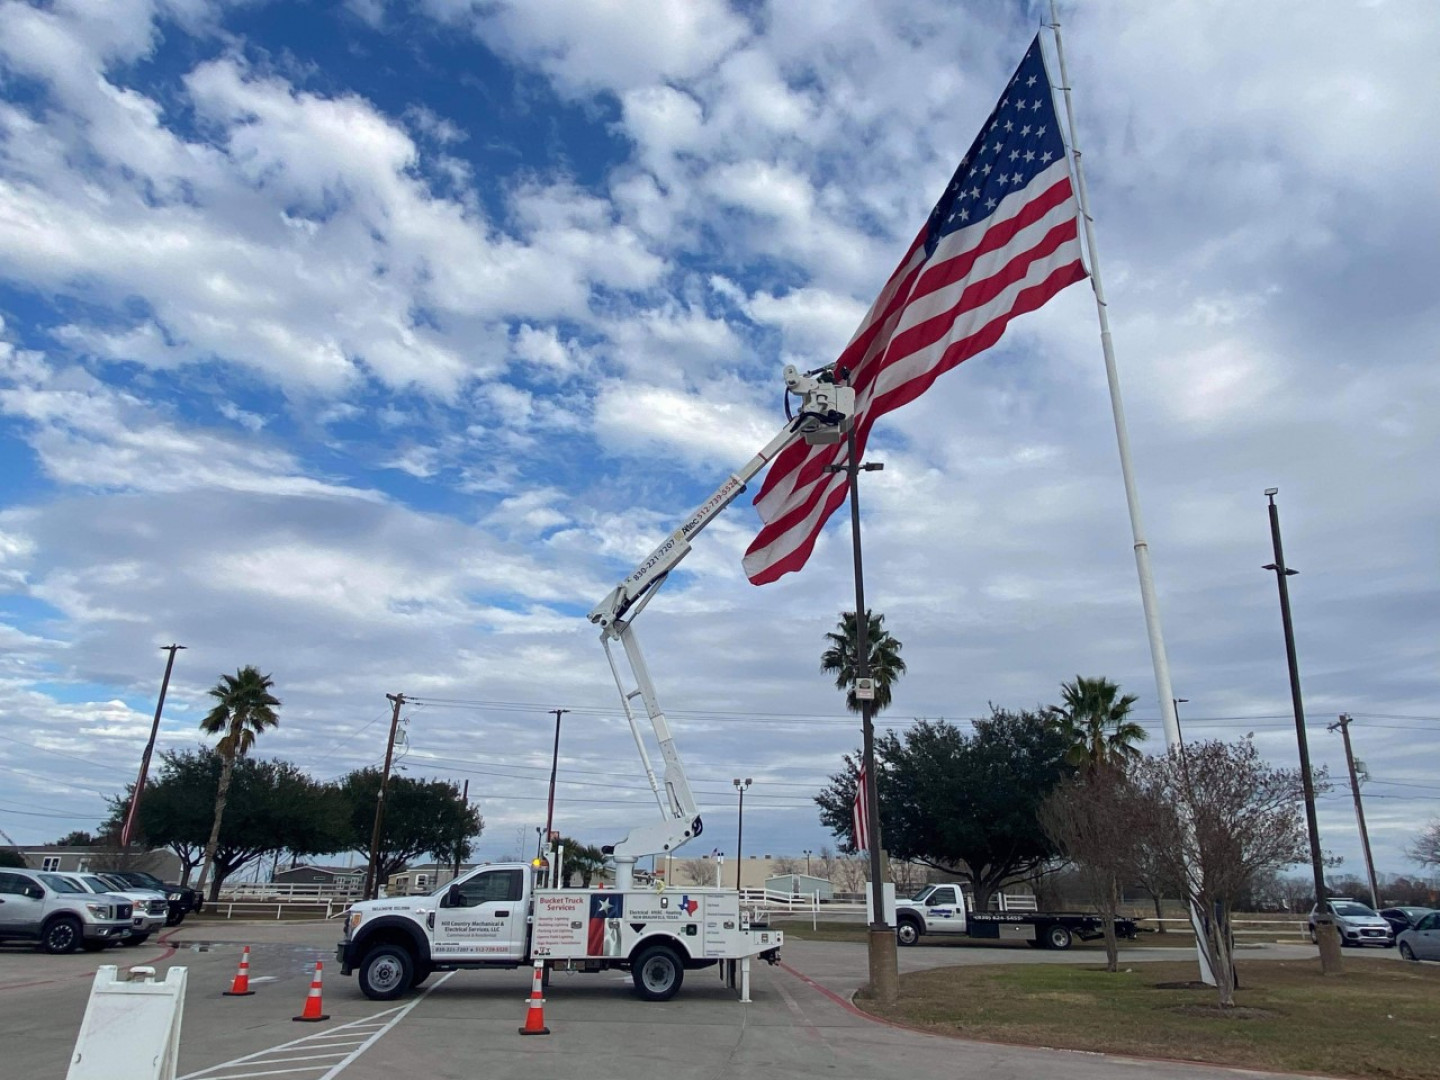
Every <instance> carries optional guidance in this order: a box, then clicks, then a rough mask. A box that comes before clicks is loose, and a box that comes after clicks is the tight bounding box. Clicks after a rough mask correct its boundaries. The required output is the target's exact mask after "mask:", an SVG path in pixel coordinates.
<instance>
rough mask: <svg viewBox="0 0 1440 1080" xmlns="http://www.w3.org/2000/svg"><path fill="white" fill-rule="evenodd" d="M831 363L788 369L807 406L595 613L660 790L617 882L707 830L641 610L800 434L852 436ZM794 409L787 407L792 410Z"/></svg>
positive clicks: (849, 403)
mask: <svg viewBox="0 0 1440 1080" xmlns="http://www.w3.org/2000/svg"><path fill="white" fill-rule="evenodd" d="M840 379H843V374H842V375H841V376H840V378H837V377H836V374H835V372H834V370H833V368H831V367H826V368H821V369H819V371H817V372H812V373H810V374H801V373H800V372H799V371H798V370H797V369H796V368H795V367H794V366H793V365H792V366H787V367H786V368H785V389H786V394H787V398H786V403H787V405H788V404H789V398H788V395H789V394H794V395H796V396H797V397H799V398H800V409H799V411H798V412H797V413H796V414H795V415H794V416H793V417H792V418H790V419H788V420H787V421H786V424H785V426H784V427H783V428H781V429H780V431H779V432H778V433H777V434H776V435H775V437H774V438H773V439H771V440H770V441H769V442H768V443H766V444H765V446H764V447H763V448H762V449H761V450H760V451H759V453H757V454H756V455H755V456H754V457H752V458H751V459H750V460H749V461H748V462H746V463H745V465H744V466H743V467H742V468H741V469H739V470H737V471H736V472H735V473H733V474H732V475H731V476H730V478H729V479H727V480H726V481H725V482H724V483H723V484H721V485H720V487H718V488H717V489H716V490H715V493H714V494H712V495H711V496H710V497H709V498H708V499H706V500H705V501H704V502H703V503H701V504H700V506H699V507H698V508H697V509H696V510H695V512H694V513H693V514H691V515H690V517H689V518H687V519H686V521H685V523H684V524H683V525H681V526H680V527H679V528H678V529H676V530H675V531H674V532H672V533H671V534H670V535H669V536H667V537H666V538H665V539H664V541H662V542H661V543H660V545H659V546H658V547H656V548H655V550H654V551H652V552H651V553H650V554H649V555H648V556H646V557H645V558H644V559H643V560H642V561H641V563H640V565H639V566H637V567H636V568H635V569H634V571H632V572H631V574H630V576H629V577H627V578H625V580H624V581H622V582H620V584H619V585H617V586H615V588H613V589H612V590H610V593H609V595H607V596H606V597H605V599H604V600H602V601H601V602H600V603H599V604H597V605H596V606H595V608H594V610H592V611H591V612H590V621H591V622H592V623H594V624H595V625H596V626H598V627H600V643H601V644H602V645H604V647H605V657H606V659H607V660H608V661H609V662H610V672H611V674H612V675H614V677H615V685H616V687H617V689H618V690H619V691H620V704H621V706H622V707H623V708H624V710H625V719H626V720H627V722H628V723H629V724H630V733H631V735H632V736H634V738H635V746H636V748H637V749H638V750H639V751H640V761H641V763H642V764H643V766H644V768H645V775H646V778H647V780H648V781H649V783H650V789H651V790H652V791H653V792H654V793H655V799H656V802H658V803H659V806H660V815H661V817H660V820H659V821H656V822H652V823H650V824H647V825H640V826H637V827H635V828H633V829H631V830H630V832H629V834H628V835H627V836H626V837H625V838H624V839H623V840H621V841H620V842H619V843H617V844H614V845H606V846H605V848H604V849H603V850H604V852H605V854H607V855H611V856H613V858H614V860H615V884H616V887H617V888H620V889H628V888H630V886H631V884H632V882H633V872H634V867H635V861H636V859H638V858H640V857H641V856H643V855H659V854H665V853H668V852H672V851H674V850H675V849H676V848H678V847H679V846H680V845H681V844H683V843H685V842H686V841H687V840H690V839H692V838H693V837H696V836H699V835H700V832H701V830H702V829H703V828H704V825H703V823H702V822H701V820H700V811H699V808H698V807H697V806H696V805H695V797H694V795H693V794H692V793H691V791H690V781H689V778H688V777H687V776H686V774H685V766H684V765H683V763H682V762H681V760H680V754H679V752H678V751H677V750H676V748H675V738H674V736H673V735H672V734H671V732H670V724H669V721H668V720H666V718H665V713H664V711H663V710H662V709H661V708H660V702H659V700H658V698H657V697H656V695H655V684H654V682H653V681H652V680H651V678H650V671H649V668H648V667H647V666H646V663H645V657H644V654H643V653H642V652H641V651H640V643H639V642H638V641H637V640H636V639H635V629H634V622H635V618H636V616H638V615H639V614H640V612H642V611H644V610H645V607H646V605H647V604H649V603H650V600H651V598H652V597H653V596H654V595H655V592H656V590H658V589H659V587H660V585H661V584H663V583H664V581H665V578H666V576H667V575H668V574H669V573H670V571H671V570H673V569H675V567H676V566H677V565H678V564H679V563H680V560H682V559H683V558H685V556H686V555H688V554H689V553H690V542H691V540H693V539H694V537H695V536H696V535H697V534H698V533H699V532H700V530H702V529H703V528H705V526H706V525H708V524H710V522H712V521H714V520H715V518H716V517H717V516H718V515H719V514H720V512H721V511H722V510H724V509H725V508H726V507H727V506H729V505H730V503H731V502H733V501H734V500H735V498H736V497H737V496H738V495H739V494H740V493H741V492H742V491H744V490H745V485H746V484H747V483H749V482H750V480H752V479H753V478H754V477H755V475H756V474H757V473H758V472H760V470H761V469H763V468H764V467H765V466H766V464H767V463H769V462H770V460H771V459H773V458H774V457H775V455H777V454H779V453H780V452H781V451H782V450H784V449H785V448H786V447H787V446H789V445H790V444H791V443H794V442H796V441H798V440H801V439H803V440H805V442H807V443H809V444H812V445H816V444H830V443H836V442H839V441H840V440H841V439H843V438H844V437H845V432H846V431H847V430H848V427H849V424H850V421H851V417H852V416H853V414H854V412H855V391H854V389H853V388H852V387H850V386H847V385H845V384H844V383H843V382H842V381H840ZM787 413H788V409H787ZM616 641H618V642H619V643H620V646H621V649H622V650H623V652H624V655H625V660H626V663H627V664H628V666H629V669H630V675H631V678H632V679H633V683H634V685H633V687H630V688H627V686H626V680H625V677H624V675H623V673H622V671H621V668H620V665H619V664H618V663H617V662H616V657H615V652H614V650H613V649H612V648H611V646H612V643H614V642H616ZM637 697H638V698H640V700H641V703H642V704H643V705H644V708H645V714H646V716H648V717H649V719H650V726H651V728H652V730H653V731H654V732H655V738H656V740H657V741H658V743H659V747H660V754H661V757H662V758H663V759H664V762H665V772H664V777H663V783H662V781H661V780H657V778H656V776H655V770H654V768H653V767H652V766H651V763H650V755H649V753H648V752H647V750H646V748H645V739H644V737H643V736H642V734H641V731H640V727H639V724H638V723H637V721H636V717H635V712H634V709H633V708H632V703H633V702H634V700H635V698H637Z"/></svg>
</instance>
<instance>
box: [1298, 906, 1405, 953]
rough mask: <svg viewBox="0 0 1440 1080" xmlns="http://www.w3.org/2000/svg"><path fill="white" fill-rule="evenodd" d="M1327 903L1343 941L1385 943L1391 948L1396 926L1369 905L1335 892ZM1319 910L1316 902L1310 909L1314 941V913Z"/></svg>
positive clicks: (1348, 943) (1342, 942)
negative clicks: (1336, 894) (1337, 894)
mask: <svg viewBox="0 0 1440 1080" xmlns="http://www.w3.org/2000/svg"><path fill="white" fill-rule="evenodd" d="M1325 903H1326V904H1328V905H1329V907H1330V910H1331V912H1333V913H1334V915H1335V929H1336V930H1338V931H1339V932H1340V944H1341V945H1382V946H1384V947H1385V948H1387V949H1388V948H1391V947H1392V946H1393V945H1394V944H1395V930H1394V928H1393V927H1392V926H1391V925H1390V924H1389V923H1388V922H1386V921H1385V920H1384V919H1383V918H1381V917H1380V915H1379V913H1378V912H1376V911H1375V910H1374V909H1373V908H1371V907H1369V906H1368V905H1366V904H1362V903H1360V901H1358V900H1352V899H1350V897H1348V896H1332V897H1330V899H1328V900H1326V901H1325ZM1319 910H1320V909H1319V907H1318V906H1317V907H1315V908H1312V909H1311V911H1310V940H1311V941H1314V940H1315V913H1316V912H1317V911H1319Z"/></svg>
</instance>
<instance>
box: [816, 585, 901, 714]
mask: <svg viewBox="0 0 1440 1080" xmlns="http://www.w3.org/2000/svg"><path fill="white" fill-rule="evenodd" d="M837 629H838V630H839V633H833V632H832V633H829V634H826V635H825V640H826V642H828V644H827V645H826V647H825V651H824V652H823V653H821V654H820V670H821V671H823V672H826V673H827V674H828V673H830V672H834V674H835V688H836V689H837V690H844V691H845V707H846V708H848V709H849V710H850V711H851V712H855V713H858V712H860V711H861V709H860V700H859V699H858V698H857V697H856V696H855V661H856V659H857V657H858V656H859V650H858V649H857V648H856V636H857V634H858V632H859V629H860V627H859V623H858V622H857V621H856V619H855V613H854V612H853V611H842V612H841V613H840V622H839V624H838V626H837ZM865 641H866V644H867V645H869V653H870V678H872V679H874V680H875V700H874V702H873V703H872V705H871V707H872V709H873V710H874V711H875V712H877V713H878V712H880V711H881V710H883V709H886V708H888V707H889V705H890V687H891V685H892V684H893V683H894V682H895V681H896V680H897V679H899V678H900V676H901V675H904V674H905V661H904V660H901V659H900V650H901V648H902V646H901V644H900V642H899V641H897V640H896V639H895V638H894V637H893V636H891V634H890V632H889V631H888V630H886V629H885V616H884V615H876V614H875V613H874V612H872V611H869V610H867V611H866V612H865Z"/></svg>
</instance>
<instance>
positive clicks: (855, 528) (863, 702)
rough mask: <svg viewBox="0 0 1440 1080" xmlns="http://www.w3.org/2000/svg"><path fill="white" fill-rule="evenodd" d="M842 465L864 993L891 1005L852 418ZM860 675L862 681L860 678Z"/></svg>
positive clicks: (893, 988)
mask: <svg viewBox="0 0 1440 1080" xmlns="http://www.w3.org/2000/svg"><path fill="white" fill-rule="evenodd" d="M845 438H846V448H847V451H848V453H847V454H846V458H845V464H844V465H831V466H829V469H830V471H832V472H844V473H845V474H846V477H847V479H848V480H849V481H850V546H851V550H852V553H853V555H854V563H855V684H856V695H855V696H856V697H857V698H859V699H860V732H861V736H862V745H863V751H862V754H863V764H864V776H865V806H866V817H867V818H868V820H867V821H866V822H865V832H866V834H867V836H868V838H869V846H870V852H869V854H870V900H871V910H872V911H873V913H874V921H873V922H871V923H870V928H869V933H868V936H867V950H868V953H869V961H870V995H871V996H872V997H874V998H875V1000H877V1001H879V1002H881V1003H882V1004H885V1005H893V1004H894V1003H895V1001H896V1000H897V999H898V998H899V996H900V958H899V956H898V955H897V954H896V951H895V949H896V946H895V930H894V928H893V927H891V926H889V925H888V924H887V923H886V922H885V868H884V861H883V859H882V858H881V851H882V841H881V837H880V797H879V794H878V787H879V785H878V781H877V772H876V768H875V717H874V702H873V701H872V699H871V697H870V696H869V694H867V693H861V692H860V688H861V687H862V686H863V687H865V689H866V690H867V691H869V693H873V692H874V691H873V688H872V687H871V685H870V612H869V610H868V609H867V608H866V607H865V563H864V560H863V559H862V557H861V550H860V474H861V473H862V472H872V471H874V470H877V469H883V468H884V467H885V466H884V465H883V464H882V463H880V462H867V463H866V464H863V465H862V464H861V463H860V454H859V451H858V449H857V444H856V438H855V425H854V424H853V423H852V424H851V425H850V426H849V428H848V429H847V430H846V432H845ZM862 680H863V681H862Z"/></svg>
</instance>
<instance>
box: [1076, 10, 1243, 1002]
mask: <svg viewBox="0 0 1440 1080" xmlns="http://www.w3.org/2000/svg"><path fill="white" fill-rule="evenodd" d="M1050 30H1051V31H1052V32H1053V33H1054V35H1055V59H1056V61H1057V62H1058V63H1059V64H1060V88H1061V90H1062V92H1063V94H1064V98H1065V127H1066V134H1067V142H1068V143H1069V151H1070V160H1071V162H1072V163H1073V169H1072V171H1073V173H1074V176H1075V196H1076V200H1077V201H1078V203H1079V205H1080V221H1081V224H1082V226H1083V228H1084V231H1085V252H1086V254H1087V255H1088V256H1089V261H1090V286H1091V288H1092V289H1093V290H1094V293H1095V311H1096V314H1097V316H1098V318H1099V320H1100V348H1101V350H1102V352H1103V353H1104V354H1105V380H1106V382H1107V383H1108V384H1109V388H1110V411H1111V413H1112V414H1113V416H1114V419H1115V441H1116V443H1117V445H1118V447H1119V451H1120V475H1121V477H1122V478H1123V479H1124V482H1125V503H1126V505H1127V506H1128V507H1129V510H1130V532H1131V535H1132V536H1133V538H1134V543H1135V569H1136V572H1137V573H1138V575H1139V577H1140V603H1141V606H1142V607H1143V608H1144V610H1145V631H1146V634H1147V635H1148V637H1149V639H1150V661H1151V664H1152V666H1153V667H1154V669H1155V692H1156V693H1157V694H1158V695H1159V697H1160V715H1161V717H1163V719H1164V727H1165V746H1166V748H1167V749H1174V748H1176V747H1179V748H1180V749H1181V750H1182V752H1183V750H1184V746H1183V744H1182V743H1181V740H1180V721H1179V719H1178V718H1177V717H1176V714H1175V694H1174V692H1173V690H1172V687H1171V684H1170V660H1169V657H1168V656H1167V655H1166V652H1165V638H1164V635H1163V634H1162V632H1161V629H1160V603H1159V601H1158V600H1157V599H1156V596H1155V578H1154V575H1153V574H1152V573H1151V570H1150V545H1149V544H1148V543H1147V542H1146V540H1145V526H1144V523H1143V522H1142V520H1141V517H1140V494H1139V492H1138V491H1137V490H1136V487H1135V471H1134V464H1133V459H1132V458H1131V456H1130V434H1129V431H1128V429H1127V428H1126V425H1125V405H1124V402H1123V401H1122V400H1121V397H1120V373H1119V370H1118V369H1117V367H1116V365H1115V346H1114V342H1113V341H1112V340H1111V336H1110V313H1109V304H1107V303H1106V301H1105V285H1104V281H1103V279H1102V277H1101V275H1100V253H1099V249H1098V246H1097V244H1096V242H1095V219H1094V217H1093V216H1092V215H1091V213H1090V192H1089V189H1088V188H1087V187H1086V185H1085V167H1084V165H1083V164H1082V163H1081V152H1080V147H1079V144H1078V142H1077V140H1076V137H1075V104H1074V101H1073V100H1072V98H1071V90H1070V75H1069V72H1068V71H1066V68H1065V43H1064V41H1063V40H1062V38H1061V36H1060V13H1059V11H1058V10H1057V7H1056V3H1055V0H1050ZM1194 872H1195V868H1193V867H1192V868H1191V873H1194ZM1190 921H1191V923H1192V925H1193V926H1194V927H1195V949H1196V953H1197V954H1198V957H1199V962H1200V976H1201V978H1202V979H1203V980H1204V981H1205V982H1207V983H1209V984H1210V985H1211V986H1213V985H1215V974H1214V972H1212V971H1211V970H1210V960H1209V957H1208V956H1207V955H1206V953H1205V950H1204V948H1203V946H1202V945H1201V942H1202V941H1203V940H1204V937H1203V931H1202V921H1201V917H1200V913H1199V912H1197V911H1196V910H1195V906H1194V905H1193V904H1191V905H1190Z"/></svg>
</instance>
